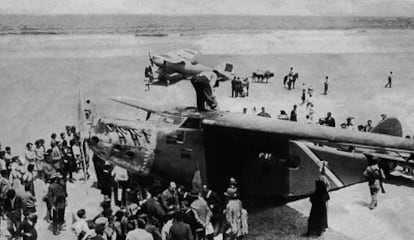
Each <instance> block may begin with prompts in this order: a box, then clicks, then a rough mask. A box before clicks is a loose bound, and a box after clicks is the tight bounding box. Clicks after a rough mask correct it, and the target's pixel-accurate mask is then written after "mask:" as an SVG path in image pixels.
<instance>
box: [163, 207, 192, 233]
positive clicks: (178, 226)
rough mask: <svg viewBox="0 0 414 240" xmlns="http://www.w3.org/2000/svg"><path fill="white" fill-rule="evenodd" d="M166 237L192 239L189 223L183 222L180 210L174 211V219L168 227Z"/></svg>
mask: <svg viewBox="0 0 414 240" xmlns="http://www.w3.org/2000/svg"><path fill="white" fill-rule="evenodd" d="M167 239H170V240H193V239H194V237H193V233H192V231H191V227H190V225H188V224H187V223H184V221H183V214H182V213H181V212H180V211H177V212H175V213H174V221H173V224H172V226H171V228H170V233H169V236H168V238H167Z"/></svg>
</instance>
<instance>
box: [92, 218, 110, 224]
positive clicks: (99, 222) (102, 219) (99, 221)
mask: <svg viewBox="0 0 414 240" xmlns="http://www.w3.org/2000/svg"><path fill="white" fill-rule="evenodd" d="M107 223H108V219H107V218H106V217H99V218H97V219H96V220H95V224H96V225H101V224H102V225H106V224H107Z"/></svg>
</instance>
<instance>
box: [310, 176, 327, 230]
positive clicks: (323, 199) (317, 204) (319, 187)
mask: <svg viewBox="0 0 414 240" xmlns="http://www.w3.org/2000/svg"><path fill="white" fill-rule="evenodd" d="M315 185H316V189H315V192H314V193H313V194H312V195H311V197H310V201H311V203H312V208H311V211H310V214H309V219H308V233H307V235H317V236H320V235H321V234H322V232H324V231H325V229H326V228H328V208H327V202H328V200H329V193H328V190H327V186H326V184H325V182H324V181H323V180H321V179H318V180H316V182H315Z"/></svg>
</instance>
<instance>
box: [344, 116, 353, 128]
mask: <svg viewBox="0 0 414 240" xmlns="http://www.w3.org/2000/svg"><path fill="white" fill-rule="evenodd" d="M353 119H354V118H353V117H348V118H346V123H345V128H346V129H350V130H355V127H354V124H353V123H352V120H353Z"/></svg>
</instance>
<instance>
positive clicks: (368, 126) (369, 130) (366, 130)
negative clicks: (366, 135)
mask: <svg viewBox="0 0 414 240" xmlns="http://www.w3.org/2000/svg"><path fill="white" fill-rule="evenodd" d="M372 129H373V127H372V120H368V121H367V125H365V126H364V132H371V130H372Z"/></svg>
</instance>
